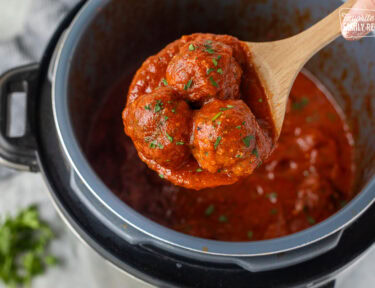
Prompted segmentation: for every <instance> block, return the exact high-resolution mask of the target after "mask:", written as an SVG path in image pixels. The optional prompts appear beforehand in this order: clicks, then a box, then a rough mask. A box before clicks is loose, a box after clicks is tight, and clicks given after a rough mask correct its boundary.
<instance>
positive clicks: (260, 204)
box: [86, 74, 354, 241]
mask: <svg viewBox="0 0 375 288" xmlns="http://www.w3.org/2000/svg"><path fill="white" fill-rule="evenodd" d="M129 82H130V80H129V79H125V80H122V81H121V82H120V83H119V84H118V85H116V86H115V87H114V88H113V89H112V90H111V91H110V93H109V95H108V96H107V100H106V102H105V103H104V104H105V105H102V106H101V107H102V110H101V111H99V113H98V114H97V116H96V119H95V121H94V122H93V125H92V127H91V131H92V132H91V137H89V139H88V142H87V147H86V151H87V154H88V158H89V160H90V162H91V164H92V166H93V167H94V169H95V171H96V172H97V174H98V175H99V176H100V177H101V178H102V180H103V181H104V182H105V184H106V185H107V186H108V187H109V188H110V189H112V191H113V192H114V193H115V194H116V195H117V196H118V197H119V198H120V199H122V200H123V201H124V202H125V203H127V204H128V205H130V206H131V207H133V208H134V209H135V210H137V211H138V212H139V213H141V214H143V215H145V216H146V217H149V218H151V219H153V220H154V221H156V222H158V223H160V224H162V225H165V226H167V227H170V228H172V229H175V230H177V231H181V232H183V233H187V234H190V235H194V236H198V237H203V238H209V239H216V240H224V241H249V240H262V239H270V238H275V237H280V236H284V235H287V234H291V233H294V232H297V231H300V230H303V229H305V228H308V227H310V226H311V225H314V224H315V223H318V222H320V221H322V220H324V219H326V218H327V217H329V216H330V215H332V214H333V213H335V212H336V211H338V210H339V209H340V208H341V207H342V205H344V204H345V203H346V202H347V201H349V200H350V199H351V198H352V197H353V193H352V189H351V187H352V184H353V174H354V164H353V140H352V135H351V133H350V130H349V128H348V126H347V125H346V124H345V122H344V119H343V118H342V117H341V113H340V112H339V110H338V107H337V106H336V105H335V103H334V102H332V99H328V98H327V95H325V94H324V93H323V92H322V90H321V89H320V88H319V87H318V86H317V84H316V83H314V81H312V80H311V79H310V78H309V77H307V76H306V75H304V74H300V75H299V76H298V77H297V79H296V81H295V83H294V86H293V88H292V91H291V95H290V98H289V103H288V109H287V114H286V117H285V122H284V126H283V129H282V133H281V136H280V139H279V141H278V144H277V146H276V149H275V151H274V152H273V154H272V155H271V156H270V158H269V159H268V160H267V161H266V162H265V163H264V164H263V165H262V166H261V167H259V168H258V169H257V170H255V172H254V173H253V174H252V175H250V176H249V177H248V178H246V179H244V180H242V181H241V182H238V183H236V184H233V185H229V186H222V187H217V188H211V189H204V190H200V191H196V190H190V189H185V188H182V187H178V186H174V185H173V184H171V183H170V182H168V181H167V180H165V179H161V178H160V177H159V176H158V175H157V173H155V172H154V171H152V170H150V169H149V168H148V167H147V166H146V164H144V163H143V162H142V161H141V160H140V159H139V157H138V154H137V151H136V149H135V148H134V145H133V143H132V141H131V140H130V138H129V137H127V136H126V135H124V133H122V130H123V126H122V122H121V119H120V117H114V116H113V115H119V113H121V110H122V104H123V97H122V94H121V92H122V91H124V90H126V89H127V87H129Z"/></svg>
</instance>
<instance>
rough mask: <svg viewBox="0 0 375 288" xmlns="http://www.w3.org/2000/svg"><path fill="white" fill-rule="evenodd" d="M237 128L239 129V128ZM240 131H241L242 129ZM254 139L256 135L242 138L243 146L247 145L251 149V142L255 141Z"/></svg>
mask: <svg viewBox="0 0 375 288" xmlns="http://www.w3.org/2000/svg"><path fill="white" fill-rule="evenodd" d="M237 127H238V126H237ZM239 129H241V127H240V128H239ZM253 139H254V135H248V136H246V137H244V138H242V142H243V144H245V146H246V147H247V148H249V147H250V142H251V140H253Z"/></svg>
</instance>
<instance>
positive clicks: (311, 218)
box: [307, 216, 315, 225]
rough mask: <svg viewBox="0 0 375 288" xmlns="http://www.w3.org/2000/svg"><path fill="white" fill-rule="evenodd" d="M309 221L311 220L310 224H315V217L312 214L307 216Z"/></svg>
mask: <svg viewBox="0 0 375 288" xmlns="http://www.w3.org/2000/svg"><path fill="white" fill-rule="evenodd" d="M307 222H309V224H311V225H313V224H315V219H314V218H313V217H311V216H307Z"/></svg>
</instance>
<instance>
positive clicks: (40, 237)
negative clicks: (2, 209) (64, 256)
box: [0, 206, 58, 287]
mask: <svg viewBox="0 0 375 288" xmlns="http://www.w3.org/2000/svg"><path fill="white" fill-rule="evenodd" d="M53 238H54V234H53V232H52V230H51V228H50V227H49V226H48V225H47V224H46V223H44V222H43V221H41V220H40V218H39V213H38V210H37V208H36V206H30V207H28V208H26V209H24V210H22V211H21V212H19V214H18V215H17V216H15V217H10V216H7V217H6V218H5V219H4V222H2V224H1V225H0V279H1V280H2V281H3V282H4V283H5V284H6V285H8V287H17V286H22V285H24V286H29V285H30V284H31V281H32V279H33V278H34V277H35V276H37V275H40V274H43V273H44V272H45V271H46V268H47V267H48V266H53V265H55V264H57V262H58V261H57V259H56V258H55V257H54V256H52V255H49V254H48V253H47V247H48V244H49V243H50V241H51V240H52V239H53Z"/></svg>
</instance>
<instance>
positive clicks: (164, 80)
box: [161, 78, 168, 86]
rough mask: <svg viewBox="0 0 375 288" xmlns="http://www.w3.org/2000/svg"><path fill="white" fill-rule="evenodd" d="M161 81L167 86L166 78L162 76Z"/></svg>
mask: <svg viewBox="0 0 375 288" xmlns="http://www.w3.org/2000/svg"><path fill="white" fill-rule="evenodd" d="M161 82H163V84H164V86H168V82H167V80H166V79H165V78H163V79H162V80H161Z"/></svg>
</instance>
